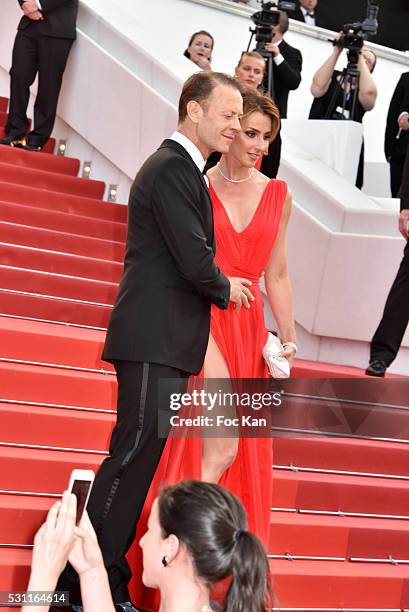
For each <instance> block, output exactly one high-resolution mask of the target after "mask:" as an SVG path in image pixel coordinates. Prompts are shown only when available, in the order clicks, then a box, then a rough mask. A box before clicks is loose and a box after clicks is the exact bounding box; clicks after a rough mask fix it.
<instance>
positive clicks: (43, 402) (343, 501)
mask: <svg viewBox="0 0 409 612" xmlns="http://www.w3.org/2000/svg"><path fill="white" fill-rule="evenodd" d="M6 111H7V104H6V101H5V100H4V99H2V98H0V124H1V123H2V121H3V123H4V119H5V115H2V114H1V113H5V112H6ZM79 167H80V164H79V162H78V160H72V159H69V158H63V157H54V156H52V155H50V154H48V153H39V154H37V153H28V152H25V151H21V150H17V149H11V148H9V147H0V409H1V434H0V590H16V589H24V588H25V586H26V581H27V577H28V573H29V565H30V554H31V553H30V550H27V549H22V548H19V546H22V545H25V544H31V543H32V540H33V535H34V533H35V531H36V529H37V528H38V526H39V525H40V524H41V522H42V521H43V519H44V516H45V513H46V511H47V509H48V508H49V506H50V505H51V503H52V502H53V501H54V499H55V498H53V497H52V495H58V494H60V493H61V491H62V490H63V489H64V488H65V486H66V484H67V482H68V477H69V474H70V472H71V470H72V469H73V468H74V467H84V468H92V469H96V468H97V467H98V465H99V464H100V462H101V461H102V460H103V458H104V456H105V453H106V450H107V447H108V440H109V436H110V432H111V430H112V427H113V425H114V421H115V401H116V380H115V376H113V370H112V367H111V366H109V365H108V364H106V363H103V362H102V361H101V359H100V356H101V349H102V343H103V340H104V330H103V328H105V327H106V325H107V322H108V317H109V314H110V310H111V305H112V304H113V302H114V300H115V295H116V291H117V283H118V280H119V278H120V276H121V271H122V262H123V255H124V240H125V234H126V212H127V211H126V207H124V206H121V205H119V204H108V203H106V202H103V201H102V200H101V198H102V196H103V193H104V189H105V185H104V183H102V182H101V181H94V180H85V179H81V178H77V176H76V175H77V174H78V172H79ZM67 323H70V324H73V325H67ZM81 326H89V327H90V328H92V329H85V328H84V327H81ZM95 328H102V329H95ZM294 374H295V375H296V376H298V377H308V378H311V377H316V378H325V377H334V378H335V377H341V378H342V377H344V378H357V377H361V376H362V374H363V373H362V371H361V370H358V369H356V368H350V367H338V366H333V365H330V364H319V363H315V362H307V361H300V360H298V361H297V362H296V364H295V366H294ZM406 397H407V393H406V394H403V397H402V398H401V401H400V403H402V404H404V403H405V401H406ZM382 418H385V426H384V431H385V432H386V433H385V437H387V435H386V434H387V432H388V431H389V430H388V424H387V421H386V419H387V418H388V411H387V409H385V412H384V413H382ZM274 464H275V470H274V473H273V475H272V477H273V480H274V494H273V499H272V507H273V510H272V512H271V542H270V550H269V552H270V554H271V555H278V556H280V557H281V558H279V559H276V558H272V559H271V567H272V571H273V574H274V584H275V590H276V593H277V597H278V603H277V606H276V607H279V606H280V607H281V608H282V609H284V610H285V609H288V608H292V609H293V608H297V609H299V610H306V609H307V608H313V609H316V608H320V609H321V610H322V611H324V610H327V609H342V608H348V609H358V608H361V609H363V608H364V609H367V610H370V609H374V608H376V609H384V610H386V609H397V610H402V609H403V608H405V607H406V608H409V566H408V565H394V564H392V563H390V562H388V558H389V556H391V557H392V558H393V559H397V560H399V559H400V560H404V559H408V558H409V552H408V551H409V467H408V466H409V445H408V444H405V443H404V442H401V443H399V442H392V441H383V442H381V441H379V442H377V441H374V440H363V439H329V438H317V437H315V438H309V439H300V438H298V439H277V440H275V441H274ZM344 472H346V473H344ZM354 472H355V473H356V474H353V473H354ZM387 476H391V477H390V478H389V477H387ZM12 492H15V493H14V494H13V493H12ZM24 492H25V493H27V494H25V495H22V493H24ZM39 493H43V494H45V495H44V496H40V495H39ZM317 511H318V512H319V513H316V512H317ZM331 513H333V514H331ZM354 513H358V516H351V514H354ZM382 514H385V515H388V517H389V518H380V517H379V516H362V515H382ZM393 517H397V518H393ZM399 517H400V518H399ZM402 517H406V518H402ZM294 556H295V557H297V556H298V557H302V558H301V559H297V560H289V559H290V558H291V557H294ZM305 557H307V558H305ZM322 557H325V558H327V559H322ZM328 558H330V559H328ZM351 558H352V559H353V558H358V559H362V560H363V561H361V562H359V561H352V560H350V559H351ZM368 559H380V560H381V561H382V562H380V563H370V562H368Z"/></svg>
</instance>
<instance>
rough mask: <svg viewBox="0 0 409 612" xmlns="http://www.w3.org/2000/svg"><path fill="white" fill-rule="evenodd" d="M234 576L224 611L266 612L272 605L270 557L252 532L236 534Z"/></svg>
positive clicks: (233, 555)
mask: <svg viewBox="0 0 409 612" xmlns="http://www.w3.org/2000/svg"><path fill="white" fill-rule="evenodd" d="M231 573H232V581H231V584H230V588H229V590H228V592H227V595H226V601H225V606H224V612H265V610H266V608H270V607H271V606H272V603H271V601H272V593H271V585H270V568H269V565H268V559H267V555H266V552H265V550H264V547H263V545H262V544H261V542H260V540H259V539H258V538H257V537H256V536H255V535H253V534H252V533H250V532H249V531H236V533H235V544H234V548H233V553H232V558H231Z"/></svg>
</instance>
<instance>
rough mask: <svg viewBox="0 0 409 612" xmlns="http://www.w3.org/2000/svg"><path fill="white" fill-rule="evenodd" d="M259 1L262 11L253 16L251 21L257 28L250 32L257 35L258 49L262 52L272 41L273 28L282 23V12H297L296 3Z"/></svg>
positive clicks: (278, 0) (277, 0) (279, 0)
mask: <svg viewBox="0 0 409 612" xmlns="http://www.w3.org/2000/svg"><path fill="white" fill-rule="evenodd" d="M258 1H259V2H260V3H261V11H257V13H254V14H253V15H252V16H251V20H252V22H253V23H254V24H255V26H256V27H255V28H254V30H253V29H251V28H250V32H251V33H252V34H255V36H256V42H257V44H256V49H257V51H260V50H263V49H264V45H265V44H266V43H269V42H271V41H272V38H273V27H274V26H276V25H278V24H279V22H280V11H295V9H296V3H295V2H284V1H282V0H276V1H275V2H264V0H258Z"/></svg>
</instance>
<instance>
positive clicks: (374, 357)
mask: <svg viewBox="0 0 409 612" xmlns="http://www.w3.org/2000/svg"><path fill="white" fill-rule="evenodd" d="M400 209H401V212H400V215H399V231H400V233H401V234H402V236H403V237H404V238H405V240H406V246H405V250H404V251H403V259H402V261H401V264H400V266H399V270H398V274H397V275H396V278H395V280H394V282H393V285H392V288H391V290H390V292H389V295H388V298H387V300H386V304H385V309H384V312H383V316H382V320H381V322H380V323H379V326H378V329H377V330H376V332H375V335H374V337H373V338H372V342H371V355H370V362H369V366H368V368H367V370H366V374H368V376H385V372H386V370H387V368H388V367H389V366H390V364H391V363H392V361H393V360H394V359H395V357H396V355H397V354H398V351H399V348H400V345H401V344H402V339H403V336H404V335H405V331H406V328H407V326H408V322H409V240H408V239H409V148H408V149H407V153H406V159H405V164H404V167H403V176H402V184H401V194H400Z"/></svg>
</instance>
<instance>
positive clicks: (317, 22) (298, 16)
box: [288, 4, 325, 27]
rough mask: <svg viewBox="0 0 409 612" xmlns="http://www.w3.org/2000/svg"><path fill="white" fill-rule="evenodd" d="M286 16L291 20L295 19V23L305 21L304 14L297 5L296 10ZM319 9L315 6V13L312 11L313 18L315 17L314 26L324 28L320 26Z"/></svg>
mask: <svg viewBox="0 0 409 612" xmlns="http://www.w3.org/2000/svg"><path fill="white" fill-rule="evenodd" d="M288 16H289V17H290V18H291V19H296V20H297V21H302V22H303V23H305V19H304V14H303V12H302V10H301V7H300V6H299V5H297V8H296V9H295V11H290V12H289V13H288ZM320 16H321V15H320V9H319V5H318V4H317V6H316V8H315V11H314V17H315V25H316V26H318V27H319V26H321V27H325V26H322V24H321V20H320Z"/></svg>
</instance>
